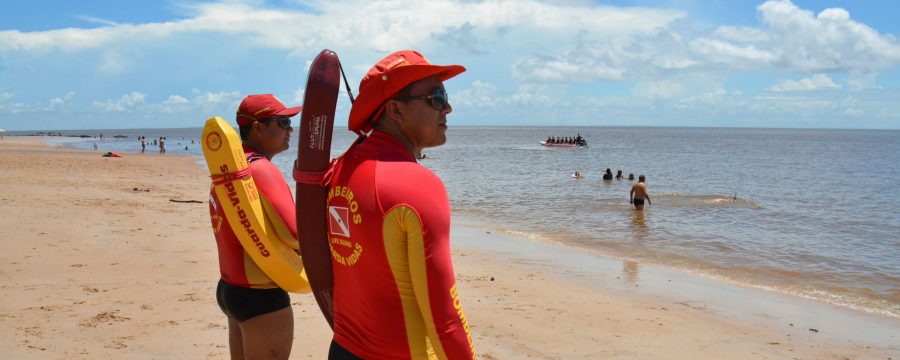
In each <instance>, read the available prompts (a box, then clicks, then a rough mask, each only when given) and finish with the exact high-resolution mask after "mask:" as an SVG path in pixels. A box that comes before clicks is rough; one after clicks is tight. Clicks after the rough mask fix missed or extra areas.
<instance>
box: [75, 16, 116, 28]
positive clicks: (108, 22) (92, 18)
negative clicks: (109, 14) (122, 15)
mask: <svg viewBox="0 0 900 360" xmlns="http://www.w3.org/2000/svg"><path fill="white" fill-rule="evenodd" d="M77 18H79V19H81V20H84V21H87V22H89V23H92V24H100V25H106V26H116V25H119V23H117V22H115V21H111V20H107V19H102V18H98V17H95V16H87V15H80V16H77Z"/></svg>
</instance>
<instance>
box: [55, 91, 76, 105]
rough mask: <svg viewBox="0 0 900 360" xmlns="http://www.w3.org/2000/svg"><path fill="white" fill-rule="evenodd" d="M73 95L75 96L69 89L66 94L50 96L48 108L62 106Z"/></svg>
mask: <svg viewBox="0 0 900 360" xmlns="http://www.w3.org/2000/svg"><path fill="white" fill-rule="evenodd" d="M74 97H75V92H74V91H69V92H68V93H66V96H63V97H55V98H52V99H50V108H51V109H55V108H60V107H63V106H65V105H66V104H68V103H69V102H70V101H71V100H72V98H74Z"/></svg>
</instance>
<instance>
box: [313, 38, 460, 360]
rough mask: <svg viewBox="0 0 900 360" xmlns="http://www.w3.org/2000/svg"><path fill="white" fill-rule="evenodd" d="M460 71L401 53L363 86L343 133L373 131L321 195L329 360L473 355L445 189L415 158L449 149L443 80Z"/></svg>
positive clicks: (382, 63) (375, 69) (448, 108)
mask: <svg viewBox="0 0 900 360" xmlns="http://www.w3.org/2000/svg"><path fill="white" fill-rule="evenodd" d="M463 71H465V68H464V67H462V66H459V65H447V66H438V65H432V64H431V63H429V62H428V60H426V59H425V57H423V56H422V55H421V54H419V53H418V52H416V51H410V50H406V51H398V52H396V53H393V54H391V55H389V56H388V57H386V58H384V59H382V60H381V61H379V62H378V63H377V64H375V66H374V67H372V69H371V70H369V72H368V73H367V74H366V76H365V77H364V78H363V79H362V81H361V82H360V85H359V96H358V97H357V99H356V102H355V103H354V104H353V107H352V109H351V110H350V121H349V125H350V130H352V131H354V132H357V133H360V134H362V133H368V132H369V131H371V133H370V134H369V136H368V137H366V138H365V139H364V140H363V141H362V142H360V143H358V144H356V145H354V146H352V147H351V148H350V149H349V150H347V152H346V153H345V154H344V155H343V158H342V159H341V161H339V162H338V164H337V165H336V167H335V169H334V170H335V175H334V178H333V179H332V182H331V186H330V189H329V192H328V209H327V211H328V232H329V235H328V238H329V245H330V247H331V254H332V267H333V272H334V340H333V341H332V343H331V349H330V352H329V359H359V358H364V359H425V358H429V357H433V356H436V357H437V358H439V359H473V358H474V357H475V350H474V346H473V345H472V335H471V333H470V331H469V323H468V320H467V319H466V315H465V314H464V313H463V309H462V307H461V305H460V299H459V293H458V292H457V289H456V280H455V276H454V273H453V264H452V261H451V259H450V202H449V200H448V198H447V190H446V189H445V188H444V184H443V182H441V179H439V178H438V177H437V175H435V174H434V173H432V172H431V171H430V170H428V169H426V168H425V167H423V166H421V165H419V164H418V163H416V159H415V157H414V155H415V154H418V153H420V151H421V150H422V149H423V148H427V147H432V146H439V145H442V144H444V142H446V140H447V138H446V134H445V132H446V131H447V114H449V113H450V112H451V111H452V110H453V108H452V107H451V106H450V103H449V102H448V101H447V93H446V91H445V90H444V84H443V81H444V80H447V79H450V78H452V77H454V76H456V75H458V74H460V73H462V72H463Z"/></svg>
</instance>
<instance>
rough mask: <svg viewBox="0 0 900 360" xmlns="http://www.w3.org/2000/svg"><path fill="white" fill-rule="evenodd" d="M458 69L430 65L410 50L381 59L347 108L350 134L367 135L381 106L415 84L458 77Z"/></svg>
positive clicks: (367, 75) (459, 66)
mask: <svg viewBox="0 0 900 360" xmlns="http://www.w3.org/2000/svg"><path fill="white" fill-rule="evenodd" d="M463 71H466V68H465V67H463V66H461V65H444V66H442V65H432V64H431V63H429V62H428V60H426V59H425V57H424V56H422V54H420V53H419V52H418V51H414V50H401V51H398V52H395V53H393V54H390V55H388V56H387V57H385V58H384V59H381V61H379V62H378V63H377V64H375V66H372V68H371V69H369V72H368V73H366V76H365V77H363V78H362V80H361V81H360V82H359V94H358V95H357V97H356V101H355V102H354V103H353V107H352V108H350V120H349V123H348V127H349V128H350V131H355V132H367V131H369V130H371V128H372V122H373V121H375V119H377V118H378V115H381V112H382V111H383V110H384V103H385V102H386V101H388V100H389V99H391V98H394V97H396V96H397V93H399V92H400V90H402V89H403V88H405V87H406V86H408V85H409V84H412V83H414V82H416V81H419V80H422V79H425V78H429V77H432V76H437V77H438V78H439V79H441V81H444V80H447V79H450V78H452V77H454V76H456V75H459V74H460V73H462V72H463Z"/></svg>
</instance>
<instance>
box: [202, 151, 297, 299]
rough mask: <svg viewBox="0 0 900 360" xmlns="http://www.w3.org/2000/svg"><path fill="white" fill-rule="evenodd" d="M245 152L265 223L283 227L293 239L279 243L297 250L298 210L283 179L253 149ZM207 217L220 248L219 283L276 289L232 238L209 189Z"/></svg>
mask: <svg viewBox="0 0 900 360" xmlns="http://www.w3.org/2000/svg"><path fill="white" fill-rule="evenodd" d="M244 152H245V154H246V156H247V159H248V161H249V163H250V164H249V165H250V174H251V176H252V177H253V182H254V183H255V184H256V189H257V191H259V195H260V197H259V198H260V201H262V202H263V211H264V212H265V221H267V222H272V223H275V226H284V227H286V228H287V229H288V231H289V232H290V234H291V235H292V238H290V239H281V240H282V241H285V242H286V243H287V244H288V245H289V246H290V247H291V248H293V249H299V246H300V244H299V242H298V241H297V220H296V219H297V215H296V214H297V208H296V207H295V206H294V196H293V194H291V189H290V188H289V187H288V185H287V182H285V180H284V175H282V174H281V171H280V170H278V167H277V166H275V164H272V162H271V161H269V159H267V158H265V157H264V156H262V155H259V154H257V153H256V151H255V150H253V149H252V148H249V147H247V146H244ZM225 201H228V200H225ZM209 216H210V219H211V220H212V227H213V233H215V235H216V244H217V246H218V248H219V271H220V273H221V275H222V280H223V281H225V282H227V283H229V284H231V285H235V286H243V287H249V288H256V289H274V288H277V287H278V285H277V284H275V282H274V281H272V279H271V278H269V276H268V275H266V273H264V272H263V271H262V270H261V269H260V268H259V266H257V265H256V263H254V262H253V259H252V258H250V255H248V254H247V252H246V251H244V247H243V246H241V242H240V240H238V238H237V236H236V235H235V234H234V231H233V230H232V228H231V225H230V224H229V223H228V219H227V218H226V217H225V214H224V213H223V212H222V207H221V206H219V199H218V198H217V196H216V192H215V189H210V193H209Z"/></svg>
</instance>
